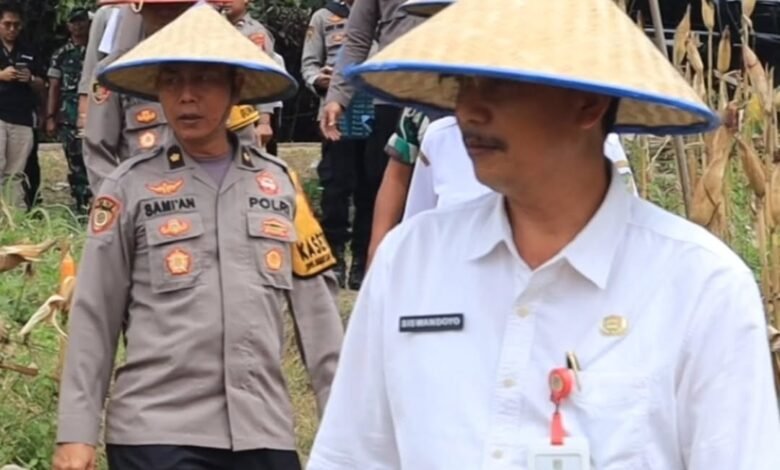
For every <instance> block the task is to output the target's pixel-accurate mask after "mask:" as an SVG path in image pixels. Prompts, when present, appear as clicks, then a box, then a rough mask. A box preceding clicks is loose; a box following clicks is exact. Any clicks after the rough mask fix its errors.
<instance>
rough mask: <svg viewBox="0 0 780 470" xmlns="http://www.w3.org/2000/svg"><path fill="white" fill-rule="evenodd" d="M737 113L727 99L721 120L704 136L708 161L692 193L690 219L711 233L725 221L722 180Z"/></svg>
mask: <svg viewBox="0 0 780 470" xmlns="http://www.w3.org/2000/svg"><path fill="white" fill-rule="evenodd" d="M737 113H738V108H737V105H736V103H730V104H729V106H728V107H727V108H726V109H725V110H724V112H723V113H722V114H723V115H722V122H723V123H724V124H723V125H722V126H720V127H719V128H718V129H717V130H716V131H715V132H712V133H710V134H708V135H707V136H706V137H705V147H706V151H707V155H708V159H707V160H708V161H709V164H708V165H707V167H706V168H705V169H704V173H703V174H702V176H701V179H699V182H698V184H697V185H696V189H695V190H694V193H693V202H692V204H691V213H690V218H691V220H693V221H694V222H696V223H698V224H699V225H702V226H704V227H707V228H708V229H710V230H712V231H713V232H714V233H721V232H720V231H721V230H722V229H723V226H724V225H725V221H724V220H722V219H723V216H724V214H725V206H724V203H725V197H724V194H723V180H724V178H725V176H726V168H727V166H728V162H729V154H730V151H731V146H732V145H733V142H734V135H735V134H736V131H737V125H736V123H737Z"/></svg>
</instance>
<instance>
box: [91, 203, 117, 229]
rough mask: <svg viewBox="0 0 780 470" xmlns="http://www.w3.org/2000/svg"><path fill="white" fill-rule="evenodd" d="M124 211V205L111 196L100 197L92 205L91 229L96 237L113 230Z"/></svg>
mask: <svg viewBox="0 0 780 470" xmlns="http://www.w3.org/2000/svg"><path fill="white" fill-rule="evenodd" d="M121 211H122V203H121V202H119V200H117V199H115V198H113V197H111V196H100V197H98V198H97V199H95V202H94V203H93V205H92V213H91V214H90V217H89V228H90V231H91V232H92V233H93V234H94V235H100V234H101V233H104V232H106V231H108V230H110V229H111V227H113V226H114V224H115V223H116V219H117V218H119V213H120V212H121Z"/></svg>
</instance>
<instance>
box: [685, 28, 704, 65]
mask: <svg viewBox="0 0 780 470" xmlns="http://www.w3.org/2000/svg"><path fill="white" fill-rule="evenodd" d="M697 45H698V41H697V40H696V39H695V37H694V36H691V39H690V40H688V41H687V42H686V43H685V48H686V49H685V52H686V55H687V56H688V62H690V64H691V67H693V70H694V71H695V72H696V73H704V62H703V61H702V60H701V54H699V49H698V47H697Z"/></svg>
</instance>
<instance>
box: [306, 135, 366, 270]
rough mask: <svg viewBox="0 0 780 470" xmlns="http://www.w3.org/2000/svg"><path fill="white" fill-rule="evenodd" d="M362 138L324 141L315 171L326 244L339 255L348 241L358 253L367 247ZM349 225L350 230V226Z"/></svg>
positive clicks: (364, 153) (364, 147) (356, 253)
mask: <svg viewBox="0 0 780 470" xmlns="http://www.w3.org/2000/svg"><path fill="white" fill-rule="evenodd" d="M366 160H367V155H366V141H365V139H341V140H338V141H336V142H333V141H330V140H324V141H323V143H322V160H320V163H319V165H318V166H317V174H318V176H319V178H320V184H321V185H322V200H321V201H320V207H321V209H322V217H321V220H320V222H321V225H322V230H323V231H324V232H325V238H326V239H327V240H328V244H329V245H330V246H331V248H333V249H334V251H336V253H337V256H341V254H342V253H343V251H344V249H345V248H346V246H347V245H348V244H349V242H350V241H351V242H352V253H353V254H354V255H356V256H357V255H358V253H362V252H363V251H365V249H366V247H367V246H368V237H369V236H370V233H371V219H370V218H369V217H370V214H371V213H372V207H371V206H370V202H371V194H370V192H368V186H367V185H366V182H367V178H366V174H365V162H366ZM353 203H354V204H355V222H354V224H350V222H349V212H350V210H349V209H350V206H351V205H352V204H353ZM351 227H352V229H351Z"/></svg>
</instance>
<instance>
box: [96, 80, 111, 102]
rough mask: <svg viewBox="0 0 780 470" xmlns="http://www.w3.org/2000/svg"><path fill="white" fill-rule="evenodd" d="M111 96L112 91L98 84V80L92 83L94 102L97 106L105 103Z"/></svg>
mask: <svg viewBox="0 0 780 470" xmlns="http://www.w3.org/2000/svg"><path fill="white" fill-rule="evenodd" d="M109 96H111V91H109V89H108V88H106V87H104V86H103V85H101V84H100V83H98V81H97V80H95V81H94V82H93V83H92V101H94V102H95V104H103V103H105V102H106V100H108V97H109Z"/></svg>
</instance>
